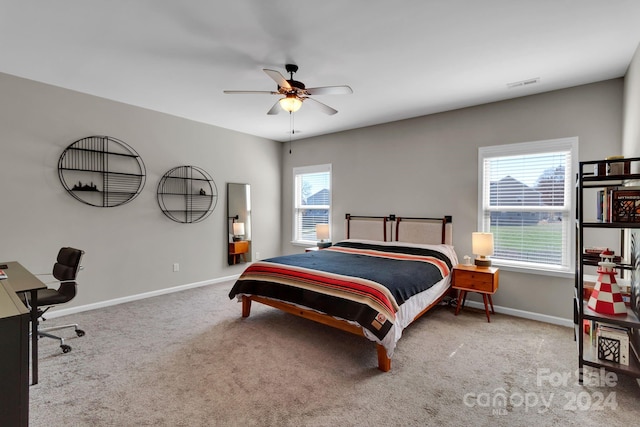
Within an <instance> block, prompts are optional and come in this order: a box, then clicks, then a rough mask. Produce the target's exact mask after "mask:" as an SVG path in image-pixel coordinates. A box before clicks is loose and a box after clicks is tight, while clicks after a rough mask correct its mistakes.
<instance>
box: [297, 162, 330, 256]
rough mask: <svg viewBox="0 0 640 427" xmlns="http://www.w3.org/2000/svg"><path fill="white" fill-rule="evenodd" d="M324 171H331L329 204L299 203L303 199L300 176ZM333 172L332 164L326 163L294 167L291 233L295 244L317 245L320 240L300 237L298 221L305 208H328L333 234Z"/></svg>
mask: <svg viewBox="0 0 640 427" xmlns="http://www.w3.org/2000/svg"><path fill="white" fill-rule="evenodd" d="M323 172H328V173H329V192H330V193H329V194H330V196H329V205H328V206H327V205H303V206H301V205H298V202H299V201H300V200H301V197H300V192H301V191H302V188H301V185H300V182H301V180H300V179H299V178H298V177H299V176H301V175H306V174H314V173H323ZM332 179H333V176H332V173H331V164H324V165H312V166H301V167H295V168H293V215H292V221H291V222H292V230H291V235H292V236H293V238H292V241H291V243H292V244H295V245H302V246H309V245H315V244H316V243H317V242H318V240H317V239H314V240H308V239H302V238H300V236H298V234H297V233H298V230H300V228H301V227H298V221H299V218H300V215H299V214H300V213H301V212H302V211H304V210H308V209H328V210H329V236H331V228H332V227H331V205H332V202H331V200H332V198H333V189H332V188H331V187H332V186H333V184H332Z"/></svg>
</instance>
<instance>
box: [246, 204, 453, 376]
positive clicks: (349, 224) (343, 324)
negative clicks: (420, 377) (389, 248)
mask: <svg viewBox="0 0 640 427" xmlns="http://www.w3.org/2000/svg"><path fill="white" fill-rule="evenodd" d="M354 221H379V222H380V223H381V224H382V235H383V236H384V241H389V240H387V236H388V235H394V237H395V239H396V240H394V241H401V240H398V237H399V236H401V235H402V234H401V232H400V228H401V227H400V223H401V222H403V221H405V223H409V222H419V223H422V224H424V226H425V235H433V231H434V225H435V226H438V225H439V226H440V227H441V230H440V231H439V235H440V236H441V239H440V241H439V242H434V241H422V242H421V243H431V244H436V243H447V244H451V239H452V236H451V235H452V228H451V216H445V217H443V218H408V217H396V216H395V215H389V216H387V217H372V216H354V215H351V214H347V215H346V236H347V238H352V239H353V238H360V239H367V240H369V239H371V238H372V236H371V235H370V234H368V233H369V231H366V232H365V233H364V234H357V235H354V233H353V231H354V229H357V228H359V227H355V226H354ZM370 225H371V224H366V226H365V227H361V228H363V229H367V230H369V229H370ZM389 229H391V230H389ZM436 231H438V230H436ZM379 232H380V230H377V231H376V232H375V233H376V234H377V233H379ZM418 234H420V233H419V232H418ZM356 236H357V237H356ZM373 240H380V239H373ZM414 240H416V239H414ZM418 240H419V239H418ZM414 243H415V241H414ZM448 289H449V288H447V290H446V291H445V292H443V293H442V295H441V296H440V297H439V298H438V299H437V300H435V301H434V302H433V303H431V304H430V305H429V306H428V307H426V308H425V309H424V310H422V311H421V312H420V313H419V314H418V315H417V316H415V317H414V318H413V319H412V320H411V323H413V322H415V321H416V319H418V318H420V317H421V316H422V315H423V314H425V313H426V312H427V311H429V310H430V309H432V308H433V307H435V306H436V305H438V304H440V302H441V301H442V299H443V298H444V297H445V296H447V295H448ZM252 301H256V302H259V303H261V304H265V305H268V306H270V307H274V308H277V309H279V310H282V311H284V312H287V313H290V314H293V315H295V316H299V317H303V318H305V319H309V320H313V321H314V322H317V323H322V324H323V325H327V326H331V327H333V328H336V329H340V330H342V331H346V332H350V333H352V334H355V335H360V336H363V337H364V336H365V335H364V332H363V331H362V328H361V327H359V326H356V325H354V324H351V323H349V322H347V321H346V320H340V319H336V318H335V317H333V316H329V315H327V314H323V313H319V312H317V311H314V310H311V309H306V308H302V307H299V306H297V305H294V304H289V303H286V302H283V301H278V300H273V299H270V298H265V297H261V296H257V295H251V296H247V295H243V296H242V317H243V318H245V317H249V315H250V314H251V302H252ZM376 349H377V353H378V369H380V370H381V371H383V372H388V371H389V370H390V369H391V359H390V358H389V357H388V356H387V351H386V349H385V348H384V346H383V345H381V344H379V343H376Z"/></svg>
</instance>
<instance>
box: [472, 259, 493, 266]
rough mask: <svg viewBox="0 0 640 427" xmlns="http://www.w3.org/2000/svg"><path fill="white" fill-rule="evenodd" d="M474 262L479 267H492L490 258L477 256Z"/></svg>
mask: <svg viewBox="0 0 640 427" xmlns="http://www.w3.org/2000/svg"><path fill="white" fill-rule="evenodd" d="M474 262H475V264H476V266H477V267H491V260H490V259H489V258H476V259H475V261H474Z"/></svg>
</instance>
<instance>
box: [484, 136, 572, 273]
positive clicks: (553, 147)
mask: <svg viewBox="0 0 640 427" xmlns="http://www.w3.org/2000/svg"><path fill="white" fill-rule="evenodd" d="M558 152H568V155H569V156H570V159H568V160H569V161H568V165H565V178H564V179H565V182H564V207H557V209H556V207H554V208H553V210H554V211H558V212H562V230H563V233H564V235H565V236H566V237H567V238H566V239H565V241H563V247H562V261H561V265H553V264H544V263H532V262H523V261H516V260H506V259H500V258H499V257H497V256H495V255H494V256H493V257H492V264H493V265H495V266H499V267H501V268H503V269H505V270H511V271H518V272H525V273H533V274H543V275H549V276H558V277H567V278H569V277H573V276H574V274H575V228H576V227H575V201H576V186H575V181H574V177H575V174H576V173H577V171H578V137H569V138H559V139H550V140H544V141H533V142H523V143H516V144H506V145H494V146H489V147H480V148H479V149H478V231H484V232H489V231H490V227H491V219H490V214H489V212H491V210H497V211H509V210H511V211H526V212H531V211H532V210H534V211H535V210H536V208H534V207H532V206H522V207H512V206H502V207H498V208H495V207H493V208H492V207H490V206H489V200H490V199H489V197H490V183H489V181H490V178H489V177H487V178H486V179H485V160H488V159H495V158H502V157H513V156H516V157H517V156H519V155H523V156H524V155H533V154H545V153H558ZM538 209H540V210H541V211H542V210H544V211H548V210H549V207H544V208H543V207H540V208H538ZM496 244H497V242H496Z"/></svg>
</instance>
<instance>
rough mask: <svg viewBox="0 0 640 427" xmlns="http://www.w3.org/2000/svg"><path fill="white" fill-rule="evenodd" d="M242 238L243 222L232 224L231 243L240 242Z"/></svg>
mask: <svg viewBox="0 0 640 427" xmlns="http://www.w3.org/2000/svg"><path fill="white" fill-rule="evenodd" d="M242 236H244V222H234V223H233V241H234V242H237V241H240V240H242Z"/></svg>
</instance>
